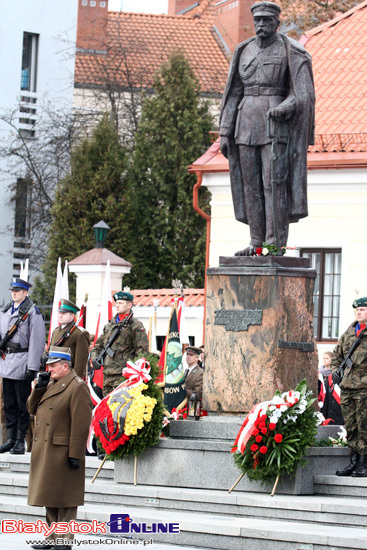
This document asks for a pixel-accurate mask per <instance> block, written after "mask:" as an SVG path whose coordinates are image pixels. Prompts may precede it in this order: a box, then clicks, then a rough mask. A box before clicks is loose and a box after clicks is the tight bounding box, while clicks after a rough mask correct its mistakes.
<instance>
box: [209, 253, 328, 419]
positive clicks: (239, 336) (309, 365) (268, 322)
mask: <svg viewBox="0 0 367 550" xmlns="http://www.w3.org/2000/svg"><path fill="white" fill-rule="evenodd" d="M221 260H223V259H221ZM231 260H233V262H232V265H226V266H222V267H218V268H209V269H208V271H207V275H208V278H207V309H206V329H205V354H206V356H205V376H204V388H203V405H204V408H205V409H207V410H208V411H210V412H213V413H231V414H233V413H239V412H242V413H245V412H248V411H249V410H250V409H251V407H252V406H253V405H254V404H255V403H260V402H262V401H267V400H269V399H271V398H272V396H273V395H274V393H275V391H276V390H280V391H281V392H283V391H288V390H289V389H291V388H295V387H296V386H297V384H298V382H300V381H301V380H302V379H304V378H305V379H306V380H307V382H308V385H309V387H310V389H312V390H313V391H314V393H315V395H316V390H317V364H318V357H317V349H316V345H315V340H314V336H313V288H314V279H315V277H316V272H315V270H313V269H309V268H307V267H305V263H302V260H304V258H287V257H277V256H271V257H268V256H266V257H264V258H262V257H254V258H244V257H239V258H238V259H237V258H234V259H233V258H231ZM236 262H237V263H236ZM261 262H267V263H266V265H261ZM279 262H283V263H284V265H283V266H281V265H279ZM295 265H297V267H295Z"/></svg>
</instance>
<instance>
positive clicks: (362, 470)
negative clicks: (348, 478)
mask: <svg viewBox="0 0 367 550" xmlns="http://www.w3.org/2000/svg"><path fill="white" fill-rule="evenodd" d="M352 477H367V455H360V457H359V461H358V464H357V468H356V469H355V470H354V472H353V473H352Z"/></svg>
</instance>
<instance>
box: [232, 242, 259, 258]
mask: <svg viewBox="0 0 367 550" xmlns="http://www.w3.org/2000/svg"><path fill="white" fill-rule="evenodd" d="M259 247H260V248H261V246H260V245H259V246H254V245H252V244H249V245H248V246H247V247H246V248H244V249H243V250H239V251H238V252H235V253H234V255H235V256H256V249H257V248H259Z"/></svg>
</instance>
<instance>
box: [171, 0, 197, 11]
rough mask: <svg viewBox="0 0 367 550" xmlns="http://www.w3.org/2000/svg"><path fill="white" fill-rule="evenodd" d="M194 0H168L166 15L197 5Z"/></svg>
mask: <svg viewBox="0 0 367 550" xmlns="http://www.w3.org/2000/svg"><path fill="white" fill-rule="evenodd" d="M198 3H199V2H197V1H196V2H195V0H168V15H176V14H177V13H180V12H181V11H182V10H185V9H187V8H189V7H190V6H193V5H197V4H198Z"/></svg>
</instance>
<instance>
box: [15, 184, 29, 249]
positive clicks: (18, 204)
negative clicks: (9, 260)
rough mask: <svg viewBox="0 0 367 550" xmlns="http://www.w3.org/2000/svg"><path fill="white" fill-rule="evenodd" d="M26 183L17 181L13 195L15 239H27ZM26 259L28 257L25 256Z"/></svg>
mask: <svg viewBox="0 0 367 550" xmlns="http://www.w3.org/2000/svg"><path fill="white" fill-rule="evenodd" d="M28 187H29V185H28V181H27V180H25V179H23V178H18V179H17V184H16V193H15V197H14V199H15V227H14V233H15V237H16V238H21V237H28V228H27V203H28ZM27 257H28V256H27Z"/></svg>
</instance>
